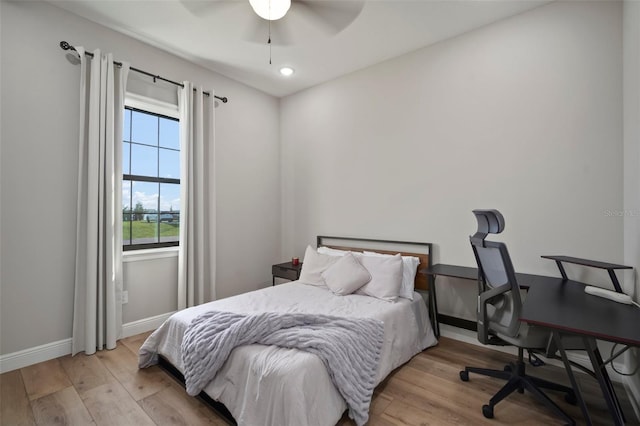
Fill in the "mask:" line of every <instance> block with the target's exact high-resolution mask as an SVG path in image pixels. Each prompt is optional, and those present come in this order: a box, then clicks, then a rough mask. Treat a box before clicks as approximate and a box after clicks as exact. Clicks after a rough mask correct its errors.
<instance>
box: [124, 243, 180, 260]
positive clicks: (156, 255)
mask: <svg viewBox="0 0 640 426" xmlns="http://www.w3.org/2000/svg"><path fill="white" fill-rule="evenodd" d="M178 250H179V247H163V248H154V249H142V250H132V251H123V252H122V262H123V263H127V262H138V261H142V260H155V259H163V258H167V257H178Z"/></svg>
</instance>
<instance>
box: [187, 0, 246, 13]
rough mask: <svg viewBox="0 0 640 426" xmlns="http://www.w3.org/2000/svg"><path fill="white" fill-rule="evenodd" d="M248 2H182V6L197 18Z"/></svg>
mask: <svg viewBox="0 0 640 426" xmlns="http://www.w3.org/2000/svg"><path fill="white" fill-rule="evenodd" d="M246 2H248V0H180V3H181V4H182V6H184V8H185V9H187V10H188V11H189V12H191V13H192V14H193V15H195V16H202V15H203V14H204V15H208V14H216V13H220V12H223V11H224V10H226V9H228V8H235V7H237V6H238V5H240V4H243V3H246Z"/></svg>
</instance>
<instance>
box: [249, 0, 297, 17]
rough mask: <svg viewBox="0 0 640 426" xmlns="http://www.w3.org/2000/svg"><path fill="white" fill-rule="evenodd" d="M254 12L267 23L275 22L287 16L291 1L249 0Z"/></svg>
mask: <svg viewBox="0 0 640 426" xmlns="http://www.w3.org/2000/svg"><path fill="white" fill-rule="evenodd" d="M249 4H251V7H252V8H253V11H254V12H256V14H257V15H258V16H259V17H261V18H262V19H266V20H267V21H275V20H276V19H280V18H282V17H283V16H284V15H286V14H287V12H288V11H289V8H290V7H291V0H249Z"/></svg>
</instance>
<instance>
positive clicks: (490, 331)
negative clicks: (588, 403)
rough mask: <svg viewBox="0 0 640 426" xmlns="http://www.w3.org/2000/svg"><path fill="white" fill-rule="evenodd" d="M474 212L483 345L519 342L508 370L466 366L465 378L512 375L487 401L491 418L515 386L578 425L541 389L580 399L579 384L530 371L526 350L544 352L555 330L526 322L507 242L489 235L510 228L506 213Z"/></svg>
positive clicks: (570, 399)
mask: <svg viewBox="0 0 640 426" xmlns="http://www.w3.org/2000/svg"><path fill="white" fill-rule="evenodd" d="M473 214H474V215H475V216H476V220H477V221H478V231H477V232H476V233H475V234H474V235H473V236H471V237H470V240H471V247H472V248H473V253H474V254H475V258H476V262H477V263H478V287H479V296H478V340H479V341H480V343H482V344H492V345H501V346H504V345H513V346H516V347H517V348H518V359H517V361H516V362H512V363H510V364H508V365H507V366H505V367H504V369H503V370H490V369H486V368H476V367H465V369H464V370H463V371H461V372H460V379H461V380H462V381H465V382H466V381H468V380H469V373H476V374H482V375H485V376H490V377H495V378H500V379H503V380H507V383H506V384H505V385H504V386H503V387H502V389H500V390H499V391H498V393H496V394H495V395H494V396H493V397H492V398H491V400H490V401H489V404H487V405H483V406H482V414H483V415H484V416H485V417H486V418H489V419H491V418H493V409H494V407H495V405H496V404H498V402H500V401H502V400H503V399H504V398H506V397H507V396H508V395H510V394H511V393H513V392H514V391H518V392H519V393H524V391H525V389H526V390H527V391H529V392H531V393H532V394H533V395H534V396H536V397H537V398H538V399H539V400H540V401H541V402H542V403H543V404H544V405H545V406H546V407H548V408H549V409H550V410H551V411H553V412H554V413H555V414H557V415H559V416H560V417H562V418H563V419H564V420H565V421H567V422H568V423H569V424H571V425H573V424H575V422H574V420H573V419H572V418H571V417H569V415H567V414H566V413H565V412H564V411H563V410H562V409H561V408H560V407H559V406H558V405H557V404H556V403H555V402H553V401H552V400H551V399H549V397H548V396H547V395H545V394H544V393H543V392H542V391H541V390H540V388H546V389H551V390H556V391H560V392H565V393H566V394H565V400H566V401H567V402H569V403H572V404H575V403H576V396H575V393H574V391H573V389H571V388H570V387H567V386H562V385H559V384H556V383H552V382H549V381H547V380H543V379H540V378H537V377H532V376H529V375H527V374H526V372H525V363H524V350H525V349H527V350H529V351H530V352H529V353H530V356H531V352H532V351H539V352H540V353H544V352H545V349H546V347H547V344H548V342H549V337H550V332H549V331H545V330H544V329H542V328H539V327H533V326H529V325H528V324H526V323H521V322H520V320H519V317H520V312H521V310H522V300H521V296H520V287H519V286H518V282H517V280H516V275H515V270H514V268H513V264H512V263H511V258H510V256H509V252H508V250H507V246H506V245H505V244H504V243H500V242H494V241H486V240H485V238H486V237H487V235H488V234H499V233H500V232H502V231H503V230H504V217H503V216H502V214H501V213H500V212H499V211H497V210H474V211H473Z"/></svg>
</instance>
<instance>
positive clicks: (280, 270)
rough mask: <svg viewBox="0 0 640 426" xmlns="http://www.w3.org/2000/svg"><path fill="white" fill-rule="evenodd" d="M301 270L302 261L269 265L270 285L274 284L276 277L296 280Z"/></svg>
mask: <svg viewBox="0 0 640 426" xmlns="http://www.w3.org/2000/svg"><path fill="white" fill-rule="evenodd" d="M301 270H302V262H301V263H299V264H297V265H294V264H293V263H291V262H285V263H279V264H277V265H273V266H272V267H271V274H272V275H273V279H272V282H271V285H272V286H273V285H276V278H284V279H285V280H291V281H294V280H297V279H298V278H300V271H301Z"/></svg>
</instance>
